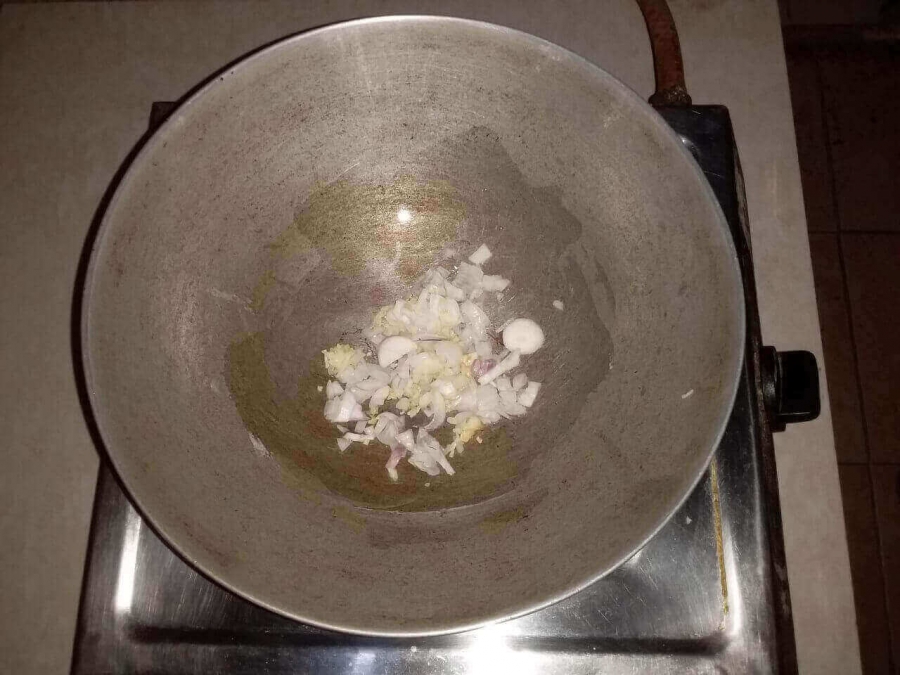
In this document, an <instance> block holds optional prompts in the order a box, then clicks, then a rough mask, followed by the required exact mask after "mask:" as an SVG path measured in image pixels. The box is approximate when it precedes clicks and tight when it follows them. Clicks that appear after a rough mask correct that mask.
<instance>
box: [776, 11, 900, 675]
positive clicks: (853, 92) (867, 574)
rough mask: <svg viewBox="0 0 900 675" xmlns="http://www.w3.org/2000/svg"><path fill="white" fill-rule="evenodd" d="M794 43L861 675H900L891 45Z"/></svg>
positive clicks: (897, 242)
mask: <svg viewBox="0 0 900 675" xmlns="http://www.w3.org/2000/svg"><path fill="white" fill-rule="evenodd" d="M802 4H803V3H799V2H797V1H796V0H794V1H793V6H796V7H799V6H802ZM826 4H828V3H826ZM832 4H833V5H834V6H835V7H837V6H838V5H839V4H840V3H832ZM863 4H865V3H860V4H859V5H858V6H857V8H860V7H862V5H863ZM829 6H831V5H829ZM796 7H793V8H794V9H796ZM860 11H862V10H860ZM795 13H796V12H795ZM790 36H791V33H790V32H786V48H787V54H788V74H789V76H790V82H791V95H792V99H793V107H794V122H795V126H796V131H797V144H798V150H799V153H800V167H801V173H802V178H803V191H804V198H805V201H806V215H807V222H808V225H809V230H810V247H811V251H812V258H813V268H814V272H815V279H816V294H817V299H818V304H819V319H820V321H821V323H822V340H823V343H824V349H825V367H826V370H827V373H828V395H829V398H830V401H831V410H832V416H833V419H834V432H835V444H836V448H837V456H838V462H839V463H840V478H841V489H842V493H843V499H844V515H845V520H846V526H847V539H848V543H849V546H850V563H851V568H852V572H853V587H854V593H855V600H856V611H857V624H858V629H859V636H860V648H861V651H862V659H863V671H864V672H865V673H872V674H876V673H877V674H878V675H881V674H886V675H898V674H900V40H897V41H895V42H890V41H888V42H881V43H880V44H873V43H871V42H864V41H859V42H852V43H845V44H839V43H836V42H829V41H828V40H824V41H823V40H816V41H812V40H808V39H807V40H791V37H790ZM820 37H821V34H820ZM817 44H818V45H819V46H816V45H817Z"/></svg>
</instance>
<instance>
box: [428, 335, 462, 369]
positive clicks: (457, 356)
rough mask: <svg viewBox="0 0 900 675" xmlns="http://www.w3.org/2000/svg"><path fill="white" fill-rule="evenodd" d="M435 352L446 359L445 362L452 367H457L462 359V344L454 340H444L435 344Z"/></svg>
mask: <svg viewBox="0 0 900 675" xmlns="http://www.w3.org/2000/svg"><path fill="white" fill-rule="evenodd" d="M434 351H435V353H436V354H437V355H438V356H440V357H441V358H442V359H444V362H445V363H446V364H447V365H448V366H450V367H451V368H455V367H456V366H458V365H459V362H460V361H462V357H463V353H462V349H460V346H459V345H458V344H456V343H454V342H448V341H446V340H442V341H441V342H438V343H437V344H436V345H435V346H434Z"/></svg>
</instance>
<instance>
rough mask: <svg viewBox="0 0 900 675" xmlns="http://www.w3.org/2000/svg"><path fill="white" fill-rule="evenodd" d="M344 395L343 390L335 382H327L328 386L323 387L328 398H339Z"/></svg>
mask: <svg viewBox="0 0 900 675" xmlns="http://www.w3.org/2000/svg"><path fill="white" fill-rule="evenodd" d="M343 393H344V388H343V387H342V386H341V385H340V383H338V382H335V381H334V380H328V384H326V385H325V396H327V397H328V398H334V397H335V396H340V395H341V394H343Z"/></svg>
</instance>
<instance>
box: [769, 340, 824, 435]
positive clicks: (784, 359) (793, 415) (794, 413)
mask: <svg viewBox="0 0 900 675" xmlns="http://www.w3.org/2000/svg"><path fill="white" fill-rule="evenodd" d="M760 367H761V375H762V393H763V402H764V403H765V406H766V412H767V413H768V415H769V426H770V427H771V428H772V431H784V429H785V427H786V426H787V425H788V424H795V423H797V422H809V421H810V420H814V419H816V418H817V417H818V416H819V412H820V410H821V401H820V395H819V368H818V364H817V363H816V357H815V355H813V354H811V353H810V352H806V351H796V352H779V351H777V350H776V349H775V348H774V347H763V348H762V349H761V350H760Z"/></svg>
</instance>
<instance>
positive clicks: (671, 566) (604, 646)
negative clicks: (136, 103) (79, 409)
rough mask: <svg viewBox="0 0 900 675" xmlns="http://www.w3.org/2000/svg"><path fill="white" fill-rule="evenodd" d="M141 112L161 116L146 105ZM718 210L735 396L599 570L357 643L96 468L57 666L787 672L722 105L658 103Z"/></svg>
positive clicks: (364, 673) (754, 335) (784, 596)
mask: <svg viewBox="0 0 900 675" xmlns="http://www.w3.org/2000/svg"><path fill="white" fill-rule="evenodd" d="M155 111H156V112H157V113H158V114H157V117H159V113H161V112H163V111H164V108H163V107H161V106H160V105H156V106H155ZM660 112H661V114H663V116H664V117H665V118H666V120H667V121H668V122H669V123H670V125H672V126H673V128H675V130H676V131H677V132H678V133H679V134H681V136H682V139H683V141H684V143H685V144H686V145H687V146H688V147H689V148H690V149H691V151H692V152H693V153H694V155H695V157H696V158H697V160H698V162H699V163H700V165H701V168H703V169H704V172H705V173H706V175H707V177H708V179H709V180H710V183H711V185H712V186H713V189H714V191H715V192H716V195H717V197H718V199H719V201H720V203H721V204H722V206H723V210H724V211H725V213H726V216H727V218H728V220H729V224H730V225H731V228H732V231H733V234H734V235H735V241H736V243H737V246H738V251H739V256H740V258H741V263H742V268H743V271H744V283H745V290H746V293H747V299H748V303H747V305H748V346H747V350H748V351H747V358H746V360H745V365H744V375H743V378H742V380H741V385H740V390H739V392H738V396H737V400H736V403H735V407H734V410H733V413H732V416H731V419H730V422H729V424H728V427H727V430H726V433H725V436H724V438H723V439H722V442H721V444H720V446H719V448H718V451H717V453H716V456H715V458H714V460H713V462H712V464H711V466H710V469H709V470H708V471H707V474H706V476H705V477H704V479H703V480H702V481H701V483H700V484H699V485H698V487H697V488H696V490H695V491H694V493H693V494H692V495H691V496H690V498H689V499H688V500H687V502H686V503H685V504H684V505H683V506H682V508H681V509H680V510H679V511H678V513H677V514H676V515H675V516H674V517H673V518H672V519H671V521H670V522H669V523H668V525H667V526H666V527H665V528H664V529H663V530H662V531H660V533H659V534H658V535H657V536H656V537H654V538H653V539H652V540H651V541H650V542H649V543H648V544H647V545H646V546H645V547H644V548H643V549H642V550H641V551H639V552H638V553H637V554H636V555H635V556H634V557H633V558H631V560H629V561H628V562H627V563H625V564H624V565H623V566H622V567H620V568H619V569H617V570H616V571H615V572H613V573H612V574H610V575H608V576H607V577H605V578H604V579H602V580H600V581H598V582H597V583H595V584H594V585H592V586H591V587H589V588H587V589H586V590H584V591H582V592H580V593H578V594H577V595H575V596H572V597H570V598H569V599H567V600H565V601H563V602H560V603H558V604H556V605H553V606H551V607H549V608H546V609H544V610H541V611H539V612H535V613H533V614H530V615H528V616H525V617H522V618H519V619H516V620H512V621H508V622H505V623H500V624H496V625H493V626H489V627H487V628H483V629H480V630H476V631H472V632H468V633H463V634H458V635H454V636H447V637H440V638H419V639H409V640H398V639H383V638H362V637H355V636H348V635H344V634H339V633H333V632H328V631H324V630H320V629H317V628H313V627H310V626H307V625H304V624H301V623H297V622H295V621H292V620H289V619H286V618H283V617H281V616H278V615H275V614H272V613H270V612H268V611H266V610H264V609H261V608H259V607H257V606H255V605H253V604H251V603H249V602H247V601H245V600H243V599H241V598H239V597H237V596H235V595H233V594H232V593H230V592H228V591H226V590H224V589H223V588H221V587H219V586H218V585H216V584H215V583H213V582H211V581H209V580H208V579H206V578H205V577H204V576H202V575H201V574H199V573H198V572H197V571H196V570H194V569H193V568H192V567H191V566H189V565H188V564H187V563H185V562H184V561H183V560H182V559H181V558H179V557H178V556H177V555H176V554H174V553H173V552H172V551H171V550H170V549H169V548H167V547H166V545H165V544H163V543H162V542H161V541H160V540H159V539H158V538H157V536H156V535H155V534H154V532H153V531H152V530H151V529H150V528H149V527H148V525H147V524H146V522H145V521H144V520H143V519H142V518H141V516H140V515H139V514H138V512H137V511H136V510H135V509H134V507H133V506H132V505H131V504H130V502H129V501H128V499H127V497H126V496H125V495H124V493H123V492H122V490H121V489H120V487H119V485H118V483H117V482H116V479H115V477H114V476H113V475H112V473H111V472H110V470H109V469H108V468H107V467H106V466H103V467H102V468H101V472H100V479H99V485H98V492H97V498H96V503H95V508H94V517H93V527H92V533H91V541H90V546H89V551H88V565H87V568H86V573H85V584H84V589H83V591H82V594H83V595H82V603H81V609H80V615H79V628H78V632H77V636H76V644H75V653H74V657H73V673H76V674H78V675H80V674H87V673H92V674H93V673H122V672H129V673H185V674H186V673H213V672H215V673H307V672H309V673H326V674H327V673H351V674H356V675H370V674H371V675H375V674H380V673H419V672H427V673H503V672H513V673H521V674H526V673H541V674H548V675H550V674H555V673H566V674H579V673H598V672H603V673H648V674H650V673H670V672H686V673H687V672H689V673H748V672H752V673H768V672H791V671H794V670H795V668H796V666H795V660H794V654H793V649H794V645H793V633H792V626H791V622H790V604H789V596H788V592H787V586H786V573H785V569H784V558H783V550H782V541H781V532H780V516H779V512H778V501H777V483H775V479H774V460H773V457H772V447H771V433H770V431H769V429H768V426H767V422H766V420H765V412H764V407H763V404H762V400H761V398H762V396H761V388H760V376H759V364H760V362H759V354H760V352H759V349H760V341H759V327H758V317H757V310H756V300H755V292H754V288H753V278H752V265H751V263H750V252H749V240H748V238H747V229H746V217H745V214H744V212H743V207H742V203H743V202H742V197H743V194H742V187H741V177H740V168H739V166H738V162H737V156H736V153H735V149H734V148H735V146H734V142H733V137H732V130H731V123H730V120H729V117H728V112H727V110H726V109H725V108H722V107H718V106H697V107H692V108H680V109H675V108H672V109H663V110H661V111H660Z"/></svg>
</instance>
